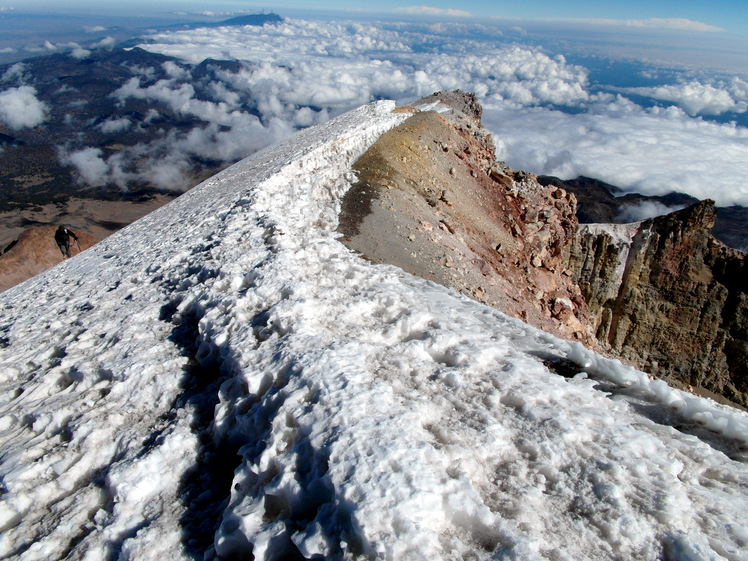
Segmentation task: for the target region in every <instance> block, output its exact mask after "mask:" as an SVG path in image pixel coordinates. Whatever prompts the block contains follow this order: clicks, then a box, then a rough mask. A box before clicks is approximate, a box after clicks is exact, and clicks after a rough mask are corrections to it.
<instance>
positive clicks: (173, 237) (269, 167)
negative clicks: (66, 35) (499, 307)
mask: <svg viewBox="0 0 748 561" xmlns="http://www.w3.org/2000/svg"><path fill="white" fill-rule="evenodd" d="M392 107H393V105H392V104H391V103H389V102H379V103H376V104H372V105H368V106H364V107H362V108H360V109H357V110H355V111H353V112H350V113H347V114H345V115H342V116H341V117H339V118H337V119H334V120H332V121H330V122H328V123H326V124H324V125H321V126H319V127H315V128H311V129H307V130H305V131H303V132H301V133H300V134H299V135H297V136H295V137H294V138H293V139H291V140H290V141H288V142H285V143H283V144H280V145H277V146H274V147H271V148H269V149H266V150H265V151H263V152H261V153H259V154H257V155H255V156H253V157H251V158H249V159H247V160H244V161H242V162H240V163H239V164H237V165H235V166H233V167H232V168H229V169H228V170H226V171H225V172H223V173H221V174H219V175H218V176H216V177H214V178H212V179H211V180H209V181H207V182H205V183H204V184H203V185H201V186H200V187H198V188H196V189H194V190H193V191H191V192H189V193H187V194H185V195H183V196H182V197H180V198H179V199H177V200H176V201H175V202H174V203H172V204H170V205H168V206H166V207H163V208H162V209H159V210H158V211H156V212H154V213H152V214H150V215H149V216H147V217H146V218H144V219H142V220H140V221H138V222H136V223H135V224H133V225H131V226H130V227H128V228H126V229H125V230H123V231H121V232H119V233H117V234H115V235H113V236H111V237H110V238H107V239H106V240H105V241H103V242H101V243H100V244H98V245H97V246H95V247H93V248H92V249H91V250H88V251H86V252H84V253H83V254H81V255H80V256H77V257H74V258H73V259H71V260H69V261H67V262H65V263H63V264H62V265H60V266H58V267H56V268H54V269H52V270H50V271H48V272H47V273H45V274H44V275H42V276H40V277H37V278H35V279H32V280H31V281H29V282H27V283H25V284H23V285H20V286H18V287H16V288H14V289H12V290H10V291H7V292H5V293H4V294H3V295H2V297H0V392H2V393H1V394H0V396H1V397H0V429H1V430H2V433H0V446H1V449H2V453H1V455H0V476H2V486H1V487H0V492H1V493H2V495H1V496H0V501H1V502H0V531H1V532H2V535H1V537H0V557H2V558H14V559H23V560H31V559H44V560H49V559H63V558H75V559H91V560H93V559H164V560H166V559H203V558H208V559H210V558H218V557H220V558H224V559H231V558H244V557H246V558H249V555H250V553H251V554H252V555H253V556H254V558H255V559H267V560H270V559H301V558H315V559H322V558H325V559H353V558H364V559H391V560H400V559H429V560H433V559H489V558H491V559H552V560H561V559H574V560H580V559H643V560H644V559H647V560H649V559H655V558H668V559H734V560H737V559H744V558H746V555H747V554H748V549H746V547H748V514H746V513H748V508H747V507H748V500H746V498H747V496H748V470H746V465H745V460H746V454H745V447H746V445H748V418H747V417H746V415H744V414H742V413H740V412H738V411H733V410H729V409H727V408H723V407H721V406H718V405H716V404H714V403H712V402H708V401H706V400H703V399H699V398H696V397H692V396H688V395H685V394H683V393H681V392H678V391H676V390H673V389H671V388H669V387H668V386H667V385H666V384H665V383H664V382H653V381H650V380H648V379H647V378H646V376H645V375H643V374H641V373H639V372H636V371H634V370H632V369H630V368H627V367H624V366H622V365H621V364H620V363H617V362H614V361H610V360H606V359H604V358H602V357H599V356H596V355H594V354H592V353H590V352H589V351H586V350H585V349H583V348H582V347H581V346H579V345H576V344H573V343H569V342H565V341H561V340H558V339H556V338H554V337H552V336H550V335H547V334H545V333H543V332H540V331H538V330H535V329H533V328H531V327H529V326H527V325H525V324H523V323H521V322H519V321H516V320H512V319H509V318H507V317H506V316H504V315H502V314H501V313H499V312H497V311H495V310H493V309H490V308H487V307H485V306H482V305H480V304H477V303H476V302H473V301H471V300H468V299H466V298H464V297H461V296H459V295H457V294H456V293H454V292H451V291H449V290H447V289H445V288H443V287H440V286H437V285H434V284H432V283H429V282H426V281H424V280H422V279H418V278H415V277H412V276H409V275H407V274H405V273H403V272H402V271H400V270H398V269H396V268H394V267H389V266H381V265H380V266H374V265H371V264H369V263H367V262H365V261H363V260H362V259H360V258H359V257H357V256H356V255H354V254H352V253H351V252H349V251H348V250H347V249H346V248H345V247H344V246H343V245H342V244H340V243H339V242H338V241H337V240H336V234H335V226H336V223H337V215H338V210H339V202H340V198H341V197H342V195H343V193H344V192H345V191H346V189H347V188H348V187H349V182H350V180H351V179H352V177H351V172H350V169H351V164H352V162H353V161H354V160H355V159H356V157H357V156H359V155H360V154H361V153H363V151H364V150H365V149H366V147H367V146H368V145H370V144H371V143H372V142H373V141H374V140H375V139H376V138H377V137H378V136H379V135H380V134H381V133H382V132H384V131H385V130H387V129H389V128H391V127H393V126H395V125H396V124H398V123H399V122H401V121H402V120H403V119H404V118H405V117H406V115H404V114H402V113H392V112H391V109H392Z"/></svg>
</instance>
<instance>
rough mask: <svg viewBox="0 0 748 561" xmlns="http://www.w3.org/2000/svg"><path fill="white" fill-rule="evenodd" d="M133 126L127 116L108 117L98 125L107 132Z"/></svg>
mask: <svg viewBox="0 0 748 561" xmlns="http://www.w3.org/2000/svg"><path fill="white" fill-rule="evenodd" d="M131 126H132V121H131V120H130V119H128V118H127V117H121V118H119V119H107V120H106V121H104V122H103V123H100V124H99V125H98V127H99V130H100V131H101V132H103V133H105V134H111V133H117V132H122V131H125V130H127V129H129V128H130V127H131Z"/></svg>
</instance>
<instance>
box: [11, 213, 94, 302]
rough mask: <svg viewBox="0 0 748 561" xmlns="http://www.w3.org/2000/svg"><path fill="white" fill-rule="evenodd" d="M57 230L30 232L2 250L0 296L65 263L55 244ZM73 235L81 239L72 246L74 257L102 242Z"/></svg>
mask: <svg viewBox="0 0 748 561" xmlns="http://www.w3.org/2000/svg"><path fill="white" fill-rule="evenodd" d="M55 230H57V227H56V226H40V227H34V228H29V229H27V230H26V231H24V232H23V233H22V234H21V235H20V236H19V237H18V239H17V240H15V241H14V242H13V243H12V244H9V245H8V246H7V247H6V248H3V249H4V252H3V253H2V255H0V292H2V291H3V290H7V289H9V288H10V287H12V286H15V285H16V284H18V283H20V282H23V281H25V280H26V279H29V278H31V277H33V276H34V275H38V274H39V273H41V272H42V271H46V270H47V269H49V268H50V267H52V266H54V265H57V263H60V262H61V261H62V260H63V258H62V254H61V253H60V250H59V248H58V247H57V243H56V242H55ZM74 231H75V233H76V235H77V236H78V243H77V244H76V243H75V242H73V244H72V245H71V246H70V253H71V254H72V255H77V254H78V253H80V251H82V250H85V249H88V248H89V247H91V246H92V245H94V244H95V243H96V242H97V241H99V240H97V239H96V238H94V237H93V236H91V235H89V234H87V233H86V232H81V231H80V230H74ZM79 246H80V248H79Z"/></svg>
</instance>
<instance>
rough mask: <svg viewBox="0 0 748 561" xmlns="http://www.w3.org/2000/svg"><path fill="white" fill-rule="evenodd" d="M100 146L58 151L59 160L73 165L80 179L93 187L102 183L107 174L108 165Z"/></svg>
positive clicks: (105, 180) (104, 181) (105, 179)
mask: <svg viewBox="0 0 748 561" xmlns="http://www.w3.org/2000/svg"><path fill="white" fill-rule="evenodd" d="M102 155H103V152H102V151H101V149H100V148H84V149H83V150H77V151H74V152H66V151H64V150H62V151H60V154H59V156H60V161H61V162H62V163H63V164H67V165H71V166H73V167H74V168H75V169H76V171H77V172H78V174H79V176H80V179H81V181H82V182H83V183H84V184H86V185H90V186H93V187H96V186H100V185H104V184H105V183H106V182H107V178H108V175H109V171H110V170H109V166H108V165H107V163H106V162H105V161H104V159H103V157H102Z"/></svg>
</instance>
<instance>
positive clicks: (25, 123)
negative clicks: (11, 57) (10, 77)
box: [0, 86, 48, 130]
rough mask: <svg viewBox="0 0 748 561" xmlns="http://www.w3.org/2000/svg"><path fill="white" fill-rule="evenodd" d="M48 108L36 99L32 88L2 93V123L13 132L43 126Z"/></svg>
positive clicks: (0, 94)
mask: <svg viewBox="0 0 748 561" xmlns="http://www.w3.org/2000/svg"><path fill="white" fill-rule="evenodd" d="M47 111H48V109H47V106H46V105H45V104H44V103H43V102H41V101H39V100H38V99H37V97H36V90H35V89H34V88H32V87H31V86H20V87H18V88H10V89H7V90H5V91H2V92H0V121H2V122H4V123H5V124H6V125H8V126H9V127H10V128H11V129H13V130H19V129H24V128H32V127H36V126H38V125H41V124H42V123H43V122H44V121H45V120H46V118H47Z"/></svg>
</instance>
